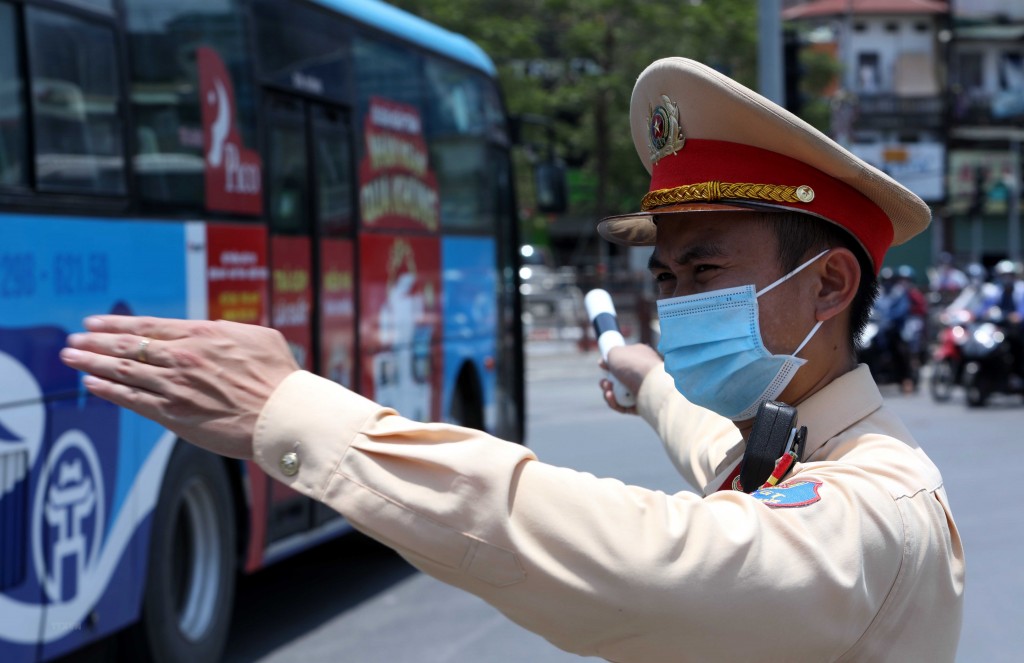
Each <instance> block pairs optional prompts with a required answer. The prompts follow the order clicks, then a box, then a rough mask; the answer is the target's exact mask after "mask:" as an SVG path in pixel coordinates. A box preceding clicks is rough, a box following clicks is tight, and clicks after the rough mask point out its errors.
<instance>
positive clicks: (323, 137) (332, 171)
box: [313, 106, 355, 237]
mask: <svg viewBox="0 0 1024 663" xmlns="http://www.w3.org/2000/svg"><path fill="white" fill-rule="evenodd" d="M313 135H314V136H315V140H314V141H313V143H314V145H315V146H316V147H315V150H316V154H315V160H314V164H313V165H314V170H315V171H316V193H317V202H316V207H317V209H316V218H317V224H318V225H319V227H320V234H321V235H323V236H325V237H335V236H339V235H347V234H348V233H349V231H350V229H351V228H352V216H353V211H352V204H353V202H354V201H355V194H354V193H353V191H352V177H353V172H352V150H351V147H350V143H351V139H350V138H349V130H348V123H347V122H346V121H345V116H344V115H343V114H342V113H341V111H338V110H335V109H332V108H324V107H321V106H314V107H313Z"/></svg>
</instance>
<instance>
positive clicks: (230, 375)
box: [60, 315, 299, 458]
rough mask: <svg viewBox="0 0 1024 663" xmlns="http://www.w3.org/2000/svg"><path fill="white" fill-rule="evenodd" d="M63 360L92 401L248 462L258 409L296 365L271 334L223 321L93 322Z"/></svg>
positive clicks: (276, 334) (113, 318) (102, 318)
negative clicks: (101, 401)
mask: <svg viewBox="0 0 1024 663" xmlns="http://www.w3.org/2000/svg"><path fill="white" fill-rule="evenodd" d="M85 328H86V333H81V334H72V335H71V336H69V337H68V346H69V347H67V348H64V349H63V350H62V351H61V354H60V356H61V360H62V361H63V362H64V363H65V364H67V365H68V366H70V367H71V368H74V369H78V370H80V371H84V372H86V373H88V374H89V375H87V376H86V377H85V379H84V381H83V383H84V385H85V387H86V388H87V389H88V390H89V391H90V392H91V393H92V394H95V395H96V396H99V397H100V398H104V399H106V400H108V401H110V402H112V403H114V404H116V405H120V406H123V407H126V408H128V409H129V410H132V411H134V412H138V413H139V414H141V415H143V416H144V417H148V418H149V419H152V420H153V421H156V422H157V423H159V424H161V425H163V426H164V427H166V428H167V429H169V430H171V431H173V432H174V433H176V434H178V435H180V436H181V437H183V438H184V439H186V440H188V441H190V442H192V443H194V444H197V445H199V446H201V447H204V448H206V449H209V450H210V451H213V452H215V453H218V454H222V455H225V456H232V457H234V458H251V457H252V438H253V434H254V432H255V430H256V421H257V419H258V418H259V414H260V412H261V410H262V409H263V405H264V404H265V403H266V402H267V399H269V398H270V395H271V394H272V393H273V392H274V389H276V388H277V386H278V385H279V384H280V383H281V381H282V380H284V379H285V378H286V377H287V376H288V375H289V374H291V373H292V372H293V371H296V370H298V368H299V367H298V365H297V364H296V363H295V359H294V358H293V357H292V354H291V351H290V350H289V349H288V345H287V343H285V341H284V337H283V336H281V334H280V333H279V332H277V331H275V330H273V329H268V328H266V327H258V326H255V325H245V324H240V323H236V322H226V321H223V320H220V321H217V322H210V321H205V320H172V319H166V318H147V317H131V316H113V315H105V316H96V317H91V318H87V319H86V320H85Z"/></svg>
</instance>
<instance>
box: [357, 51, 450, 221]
mask: <svg viewBox="0 0 1024 663" xmlns="http://www.w3.org/2000/svg"><path fill="white" fill-rule="evenodd" d="M353 52H354V53H355V71H356V85H357V94H358V99H359V102H358V106H357V107H358V111H359V114H358V116H357V120H356V129H357V131H359V132H361V135H362V138H361V144H360V146H359V147H360V152H361V156H360V161H359V204H360V220H361V222H362V223H363V225H364V226H365V227H368V228H375V229H376V228H391V229H400V228H405V229H411V230H427V231H436V230H437V229H438V227H439V225H440V222H439V217H440V213H439V202H438V185H437V178H436V175H435V173H434V164H433V162H432V160H431V156H430V154H429V152H428V150H427V144H426V140H425V136H424V132H425V128H424V112H423V104H422V88H423V86H422V82H423V67H422V59H421V58H420V57H419V56H418V55H415V54H414V53H413V52H412V51H410V50H409V49H407V48H405V47H402V46H399V45H397V44H392V43H389V42H383V41H373V40H370V39H364V38H356V39H355V42H354V51H353Z"/></svg>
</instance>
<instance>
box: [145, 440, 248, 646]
mask: <svg viewBox="0 0 1024 663" xmlns="http://www.w3.org/2000/svg"><path fill="white" fill-rule="evenodd" d="M228 481H229V479H228V474H227V471H226V469H225V467H224V462H223V461H222V460H221V459H220V458H218V457H217V456H214V455H213V454H211V453H209V452H206V451H203V450H201V449H199V448H197V447H194V446H192V445H191V444H188V443H185V442H180V443H179V444H178V446H177V448H176V449H175V450H174V453H173V454H171V460H170V463H169V464H168V466H167V472H166V474H165V476H164V483H163V487H162V488H161V489H160V501H159V502H158V503H157V506H156V509H155V510H154V512H153V528H152V534H151V536H150V548H149V569H148V571H147V574H146V588H145V594H144V596H143V602H142V615H141V617H140V620H139V623H138V624H136V625H135V626H134V627H133V628H132V629H131V630H130V631H129V633H128V634H127V635H128V639H129V649H128V651H127V652H126V653H127V654H128V655H129V656H130V657H132V659H133V660H138V657H139V655H146V657H147V660H150V661H155V662H157V663H172V662H177V661H188V662H189V663H205V662H207V661H218V660H220V657H221V654H222V652H223V650H224V645H225V643H226V642H227V636H228V629H229V627H230V626H231V612H232V605H233V602H234V592H235V572H236V568H235V547H236V546H235V522H234V515H233V514H234V509H233V505H232V499H231V491H230V488H229V483H228Z"/></svg>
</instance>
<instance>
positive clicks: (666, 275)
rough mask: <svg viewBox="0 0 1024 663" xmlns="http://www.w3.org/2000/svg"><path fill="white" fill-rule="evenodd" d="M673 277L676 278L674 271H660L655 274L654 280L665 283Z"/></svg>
mask: <svg viewBox="0 0 1024 663" xmlns="http://www.w3.org/2000/svg"><path fill="white" fill-rule="evenodd" d="M672 278H675V277H674V276H673V274H672V272H658V273H657V274H655V275H654V282H655V283H664V282H665V281H668V280H669V279H672Z"/></svg>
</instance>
